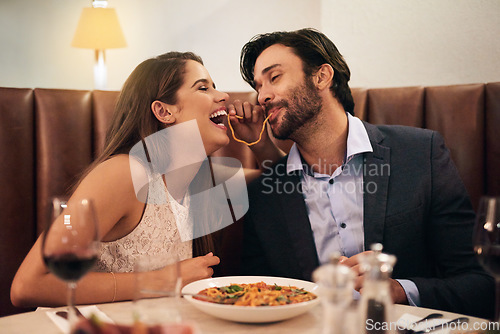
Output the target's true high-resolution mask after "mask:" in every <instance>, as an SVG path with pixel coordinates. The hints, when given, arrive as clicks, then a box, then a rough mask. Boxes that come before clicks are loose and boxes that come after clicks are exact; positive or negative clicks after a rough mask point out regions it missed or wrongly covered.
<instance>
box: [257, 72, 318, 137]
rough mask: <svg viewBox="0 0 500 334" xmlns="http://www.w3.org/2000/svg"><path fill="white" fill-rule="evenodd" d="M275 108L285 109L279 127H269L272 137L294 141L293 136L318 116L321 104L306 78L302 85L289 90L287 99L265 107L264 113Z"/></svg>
mask: <svg viewBox="0 0 500 334" xmlns="http://www.w3.org/2000/svg"><path fill="white" fill-rule="evenodd" d="M275 107H278V108H283V109H285V114H284V115H283V118H282V120H281V124H280V125H279V127H277V128H273V127H271V130H272V132H273V135H274V137H275V138H278V139H292V140H294V141H296V140H295V139H294V137H295V136H294V134H296V132H297V130H299V129H301V128H302V127H304V126H305V125H306V124H307V123H310V122H311V121H312V120H313V119H314V118H315V117H317V116H318V115H319V112H320V110H321V108H322V103H321V98H320V96H319V93H318V91H317V89H316V87H315V86H314V84H313V83H312V80H311V79H310V78H306V79H305V82H304V84H303V85H301V86H298V87H295V88H294V89H292V90H291V92H290V94H289V98H288V99H283V100H281V101H278V102H275V103H271V104H269V105H267V106H266V111H267V112H268V111H269V110H271V109H273V108H275Z"/></svg>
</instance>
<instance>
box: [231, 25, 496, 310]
mask: <svg viewBox="0 0 500 334" xmlns="http://www.w3.org/2000/svg"><path fill="white" fill-rule="evenodd" d="M240 65H241V72H242V76H243V79H244V80H245V81H246V82H248V83H249V84H250V85H251V86H252V87H253V88H254V89H255V90H256V91H257V93H258V102H259V104H260V105H261V106H262V107H263V108H264V110H265V116H268V115H270V114H272V115H271V116H270V118H269V125H270V127H271V130H272V132H273V134H274V136H275V137H277V138H279V139H292V140H293V141H294V145H293V146H292V148H291V150H290V152H289V154H288V155H287V156H286V157H285V158H283V159H281V160H280V161H279V162H278V163H277V164H275V165H272V166H271V164H266V162H265V161H264V162H262V166H263V174H262V176H261V177H260V178H259V179H258V180H256V181H255V182H253V183H252V184H251V185H250V186H249V197H250V198H249V200H250V210H249V212H248V213H247V215H246V216H245V223H244V243H243V257H242V267H243V268H242V271H243V274H247V275H248V274H252V275H271V276H284V277H291V278H297V279H305V280H311V273H312V271H313V270H314V269H315V268H316V267H318V266H319V265H321V264H324V263H327V262H328V260H329V257H330V256H331V254H332V253H334V252H335V251H339V252H341V253H342V254H343V255H344V257H343V258H342V260H341V262H342V263H343V264H345V265H347V266H350V267H351V268H353V270H354V271H355V272H356V273H357V274H358V277H357V279H356V289H357V290H360V289H361V288H362V281H363V277H362V273H360V271H359V265H358V264H359V254H361V253H363V252H366V251H369V249H370V245H371V244H373V243H382V244H383V245H384V252H386V253H390V254H394V255H396V257H397V259H398V261H397V264H396V266H395V268H394V272H393V278H394V279H391V282H390V283H391V293H392V296H393V299H394V301H395V302H396V303H402V304H410V305H417V306H422V307H428V308H436V309H442V310H447V311H453V312H458V313H464V314H470V315H475V316H481V317H491V316H492V313H493V309H494V307H493V297H492V296H493V295H494V293H493V291H494V290H493V289H494V285H493V279H492V278H491V277H490V276H488V275H487V274H486V273H485V272H484V271H482V269H481V268H480V267H479V265H478V264H477V263H476V260H475V257H474V254H473V252H472V245H471V238H472V237H471V234H472V226H473V222H474V211H473V209H472V206H471V203H470V200H469V197H468V195H467V192H466V189H465V187H464V185H463V183H462V181H461V180H460V178H459V175H458V172H457V170H456V168H455V166H454V165H453V163H452V161H451V159H450V155H449V152H448V150H447V149H446V148H445V146H444V141H443V139H442V137H441V136H440V135H439V134H438V133H437V132H434V131H430V130H424V129H417V128H410V127H402V126H383V125H382V126H374V125H371V124H368V123H366V122H362V121H361V120H359V119H358V118H356V117H354V116H353V108H354V102H353V99H352V96H351V91H350V88H349V86H348V81H349V79H350V71H349V68H348V66H347V64H346V63H345V61H344V59H343V57H342V56H341V54H340V53H339V51H338V50H337V48H336V47H335V45H334V44H333V43H332V42H331V41H330V40H329V39H328V38H327V37H326V36H325V35H324V34H322V33H320V32H318V31H316V30H313V29H302V30H298V31H293V32H275V33H270V34H263V35H259V36H256V37H255V38H254V39H252V40H251V41H250V42H248V43H247V44H246V45H245V46H244V47H243V50H242V54H241V63H240ZM230 115H233V114H232V113H230Z"/></svg>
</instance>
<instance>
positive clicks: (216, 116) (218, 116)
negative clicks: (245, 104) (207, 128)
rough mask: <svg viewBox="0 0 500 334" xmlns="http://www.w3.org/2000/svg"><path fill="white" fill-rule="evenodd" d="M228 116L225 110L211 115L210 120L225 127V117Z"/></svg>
mask: <svg viewBox="0 0 500 334" xmlns="http://www.w3.org/2000/svg"><path fill="white" fill-rule="evenodd" d="M226 116H227V112H226V110H225V109H221V110H217V111H214V112H213V113H211V114H210V116H209V118H210V120H211V121H212V122H214V123H215V124H217V125H224V121H223V120H224V117H226Z"/></svg>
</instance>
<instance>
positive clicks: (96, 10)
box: [71, 1, 127, 89]
mask: <svg viewBox="0 0 500 334" xmlns="http://www.w3.org/2000/svg"><path fill="white" fill-rule="evenodd" d="M106 5H107V1H94V2H93V7H92V8H84V9H83V11H82V14H81V16H80V21H78V26H77V27H76V32H75V36H74V37H73V41H72V42H71V46H74V47H77V48H85V49H94V50H95V61H96V63H95V65H94V86H95V87H94V88H95V89H106V81H107V79H106V62H105V55H104V51H105V50H106V49H113V48H123V47H125V46H127V43H126V42H125V37H124V36H123V32H122V29H121V27H120V22H119V21H118V16H117V15H116V11H115V9H114V8H105V7H106ZM99 6H100V7H99Z"/></svg>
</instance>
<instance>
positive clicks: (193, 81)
mask: <svg viewBox="0 0 500 334" xmlns="http://www.w3.org/2000/svg"><path fill="white" fill-rule="evenodd" d="M185 66H186V72H185V75H184V84H183V85H182V86H181V87H180V88H179V90H178V91H177V104H176V105H175V108H174V109H173V110H174V112H175V123H174V124H178V123H182V122H186V121H190V120H196V121H197V123H198V128H199V131H200V134H201V138H202V140H203V144H204V146H205V151H206V152H207V155H210V154H211V153H213V152H215V151H216V150H218V149H219V148H221V147H223V146H225V145H227V144H228V143H229V137H228V136H227V128H226V127H225V126H224V124H223V119H224V117H226V116H227V111H226V106H225V101H226V100H227V99H228V97H229V95H228V94H227V93H223V92H219V91H218V90H216V89H215V84H214V83H213V81H212V78H211V77H210V74H208V71H207V69H206V68H205V66H203V65H202V64H200V63H198V62H196V61H194V60H187V61H186V65H185Z"/></svg>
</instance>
